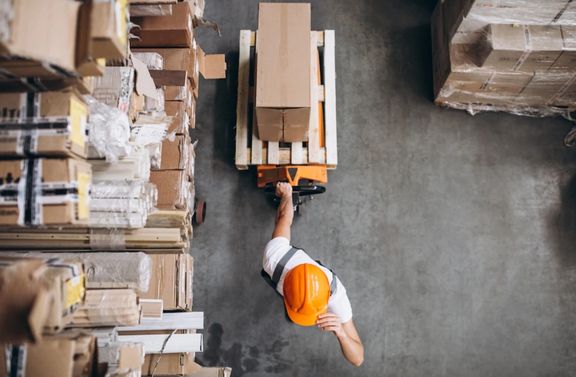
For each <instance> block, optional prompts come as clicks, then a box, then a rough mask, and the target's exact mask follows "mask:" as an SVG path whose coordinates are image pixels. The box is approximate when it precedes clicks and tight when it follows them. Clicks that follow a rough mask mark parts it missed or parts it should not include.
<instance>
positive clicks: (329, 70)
mask: <svg viewBox="0 0 576 377" xmlns="http://www.w3.org/2000/svg"><path fill="white" fill-rule="evenodd" d="M310 40H311V46H312V48H313V49H314V51H313V54H312V60H311V75H312V78H313V79H314V81H316V78H317V76H318V70H320V71H321V73H322V74H321V77H322V80H323V82H321V83H320V84H319V85H317V86H315V87H313V88H312V89H311V92H310V93H311V98H312V103H317V102H318V103H320V104H323V106H312V110H311V114H310V127H309V131H308V142H305V143H302V142H297V143H278V142H265V141H262V140H260V139H258V136H257V134H258V132H257V127H256V117H255V116H254V115H253V112H254V111H253V110H254V109H253V108H254V104H253V102H254V88H253V87H251V86H250V72H251V70H253V68H254V67H253V66H254V61H253V60H254V59H253V58H251V51H250V49H251V48H252V47H254V46H255V42H256V32H254V31H250V30H241V31H240V53H239V65H238V102H237V107H236V157H235V160H236V168H237V169H239V170H246V169H248V167H249V166H250V165H266V164H270V165H287V164H294V165H302V164H307V165H308V164H310V165H313V164H321V165H327V166H328V168H329V169H335V168H336V166H337V165H338V146H337V134H336V68H335V39H334V30H325V31H313V32H311V33H310ZM319 48H323V49H322V50H323V51H320V53H322V52H323V54H322V55H323V64H321V65H319V63H318V58H317V56H318V54H317V51H318V50H319ZM320 117H323V121H324V143H321V140H320V133H319V127H320ZM249 119H252V122H251V123H252V124H249V123H250V122H249ZM281 144H282V146H281ZM321 144H323V145H324V147H322V146H321ZM284 145H286V146H284Z"/></svg>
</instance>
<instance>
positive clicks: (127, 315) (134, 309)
mask: <svg viewBox="0 0 576 377" xmlns="http://www.w3.org/2000/svg"><path fill="white" fill-rule="evenodd" d="M139 318H140V308H139V306H138V297H137V295H136V292H135V291H134V290H132V289H89V290H87V291H86V298H85V300H84V303H83V304H82V305H80V306H79V307H78V310H76V312H75V313H74V316H73V318H72V322H71V323H70V324H69V326H70V327H106V326H134V325H136V324H138V321H139Z"/></svg>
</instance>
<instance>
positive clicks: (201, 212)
mask: <svg viewBox="0 0 576 377" xmlns="http://www.w3.org/2000/svg"><path fill="white" fill-rule="evenodd" d="M205 218H206V202H205V201H204V200H197V201H196V205H195V206H194V216H192V221H193V222H194V223H195V224H196V225H200V224H202V223H203V222H204V219H205Z"/></svg>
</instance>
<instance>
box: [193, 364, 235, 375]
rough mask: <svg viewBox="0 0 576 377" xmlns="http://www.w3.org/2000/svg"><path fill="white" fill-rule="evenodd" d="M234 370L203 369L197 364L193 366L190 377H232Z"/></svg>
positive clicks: (220, 368) (224, 368) (223, 368)
mask: <svg viewBox="0 0 576 377" xmlns="http://www.w3.org/2000/svg"><path fill="white" fill-rule="evenodd" d="M231 375H232V369H231V368H226V367H211V368H208V367H203V366H201V365H199V364H197V363H194V365H193V366H192V372H191V373H190V377H230V376H231Z"/></svg>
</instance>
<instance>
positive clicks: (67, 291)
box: [0, 256, 85, 341]
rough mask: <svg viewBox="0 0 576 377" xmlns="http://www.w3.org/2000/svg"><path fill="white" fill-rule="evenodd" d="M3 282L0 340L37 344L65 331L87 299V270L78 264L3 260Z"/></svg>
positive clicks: (0, 275) (0, 273) (0, 270)
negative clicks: (34, 342)
mask: <svg viewBox="0 0 576 377" xmlns="http://www.w3.org/2000/svg"><path fill="white" fill-rule="evenodd" d="M0 279H1V280H2V283H3V285H2V288H1V289H0V297H2V298H3V301H2V302H3V305H5V306H4V309H5V310H4V311H0V329H1V330H2V331H1V332H0V338H1V339H3V340H4V341H6V340H13V341H16V340H18V339H20V340H22V339H25V340H32V341H37V340H39V339H41V338H42V334H43V333H55V332H59V331H61V330H62V329H63V328H64V327H65V326H66V325H68V324H69V323H70V321H71V320H72V316H73V314H74V311H75V310H76V309H77V306H78V305H79V304H80V303H81V302H82V300H83V299H84V293H85V278H84V269H83V267H82V264H81V263H78V262H73V261H66V260H62V259H57V258H53V259H48V258H37V257H36V258H31V257H18V256H0ZM26 283H30V285H25V284H26ZM15 292H17V293H18V295H17V296H14V293H15ZM12 310H13V311H12ZM16 313H18V314H19V315H16Z"/></svg>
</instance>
